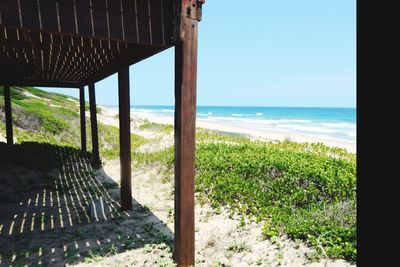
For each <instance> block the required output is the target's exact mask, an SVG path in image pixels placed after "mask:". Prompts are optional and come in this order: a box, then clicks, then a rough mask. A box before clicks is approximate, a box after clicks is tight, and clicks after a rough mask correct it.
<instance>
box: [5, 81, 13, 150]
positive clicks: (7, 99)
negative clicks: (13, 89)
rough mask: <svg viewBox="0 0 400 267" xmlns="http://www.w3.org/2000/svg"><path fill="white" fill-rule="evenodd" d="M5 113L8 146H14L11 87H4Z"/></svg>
mask: <svg viewBox="0 0 400 267" xmlns="http://www.w3.org/2000/svg"><path fill="white" fill-rule="evenodd" d="M4 112H5V116H6V135H7V144H8V145H12V144H13V143H14V137H13V123H12V111H11V93H10V87H9V86H4Z"/></svg>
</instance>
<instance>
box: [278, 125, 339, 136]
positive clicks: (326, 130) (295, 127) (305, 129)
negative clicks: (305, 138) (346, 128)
mask: <svg viewBox="0 0 400 267" xmlns="http://www.w3.org/2000/svg"><path fill="white" fill-rule="evenodd" d="M277 127H279V128H286V129H293V130H299V131H303V132H313V133H325V134H333V133H339V132H340V131H339V130H334V129H329V128H322V127H318V126H303V125H298V124H279V125H277Z"/></svg>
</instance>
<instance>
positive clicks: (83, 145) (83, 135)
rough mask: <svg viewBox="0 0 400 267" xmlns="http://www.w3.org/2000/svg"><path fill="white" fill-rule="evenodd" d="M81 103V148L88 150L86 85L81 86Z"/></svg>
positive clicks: (84, 150)
mask: <svg viewBox="0 0 400 267" xmlns="http://www.w3.org/2000/svg"><path fill="white" fill-rule="evenodd" d="M79 105H80V113H81V114H80V115H81V149H82V151H83V152H86V117H85V87H84V86H82V87H80V88H79Z"/></svg>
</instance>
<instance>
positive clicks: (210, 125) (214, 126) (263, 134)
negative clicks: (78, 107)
mask: <svg viewBox="0 0 400 267" xmlns="http://www.w3.org/2000/svg"><path fill="white" fill-rule="evenodd" d="M101 110H102V112H101V113H102V114H101V115H100V116H99V120H100V121H101V122H102V123H104V124H109V125H114V126H117V127H118V118H117V116H118V109H115V108H106V107H101ZM144 120H148V121H150V122H154V123H161V124H172V125H173V124H174V118H173V117H172V116H171V117H162V116H156V115H154V114H150V113H145V112H136V111H135V112H131V121H132V123H133V124H135V123H137V122H138V121H139V122H142V121H144ZM196 127H199V128H205V129H210V130H216V131H221V132H229V133H238V134H243V135H248V136H249V137H251V138H253V139H261V140H279V141H283V140H289V141H292V142H298V143H304V142H306V143H323V144H324V145H326V146H329V147H340V148H344V149H346V150H347V151H348V152H350V153H356V144H355V143H352V142H345V141H336V140H328V139H322V138H316V137H309V136H302V135H300V134H292V133H282V132H278V131H276V132H275V131H271V130H268V131H267V130H266V131H260V130H255V129H248V128H244V127H238V126H236V125H235V126H234V125H230V124H227V123H222V122H218V123H215V122H208V121H203V120H197V121H196Z"/></svg>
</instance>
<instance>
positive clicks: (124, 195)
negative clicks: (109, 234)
mask: <svg viewBox="0 0 400 267" xmlns="http://www.w3.org/2000/svg"><path fill="white" fill-rule="evenodd" d="M118 98H119V144H120V145H119V148H120V161H121V208H122V210H124V211H125V210H131V209H132V187H131V186H132V184H131V180H132V174H131V172H132V170H131V130H130V129H131V119H130V99H129V67H125V68H123V69H122V70H120V71H119V72H118Z"/></svg>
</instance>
